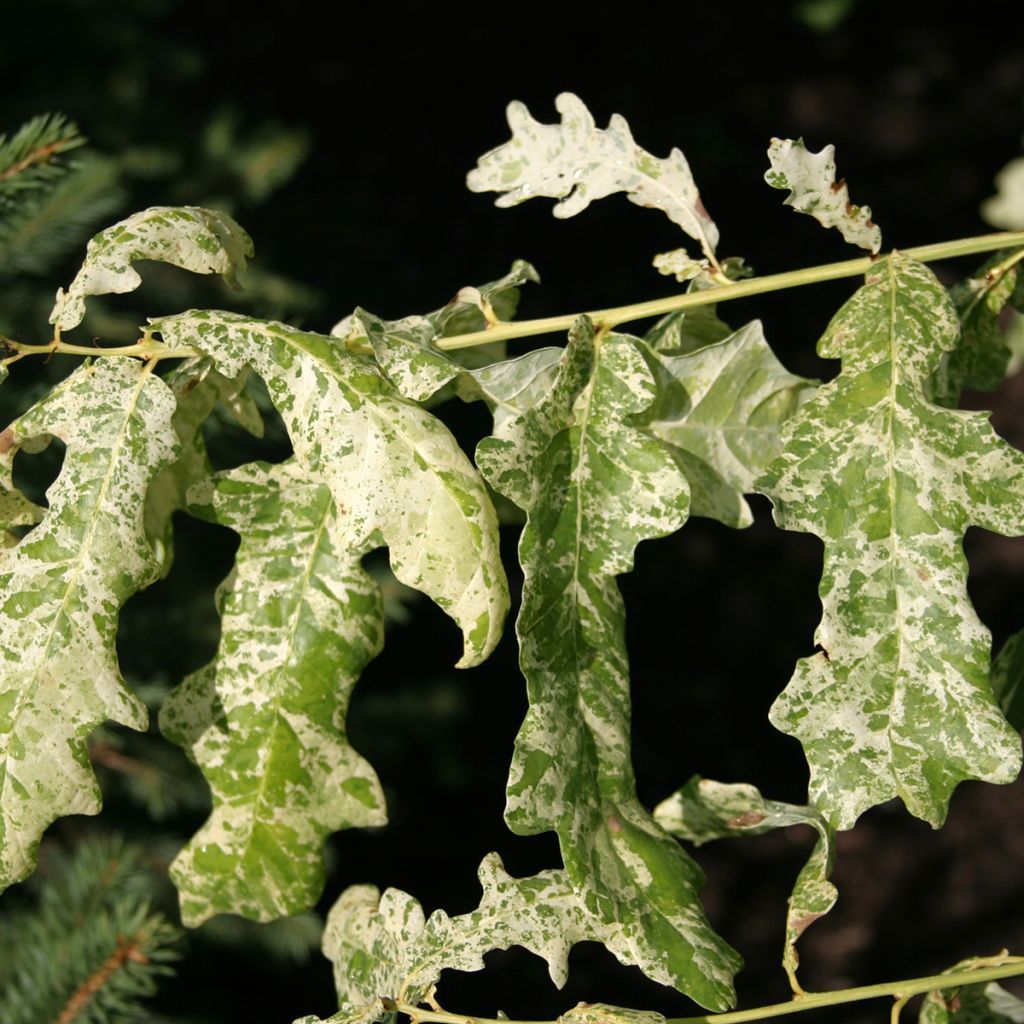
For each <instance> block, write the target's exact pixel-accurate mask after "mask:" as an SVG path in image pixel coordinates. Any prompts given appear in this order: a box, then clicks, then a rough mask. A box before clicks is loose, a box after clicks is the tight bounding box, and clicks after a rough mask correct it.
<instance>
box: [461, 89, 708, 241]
mask: <svg viewBox="0 0 1024 1024" xmlns="http://www.w3.org/2000/svg"><path fill="white" fill-rule="evenodd" d="M555 109H556V110H557V111H558V112H559V114H561V123H560V124H541V123H540V122H539V121H535V120H534V119H533V117H532V116H531V115H530V112H529V111H528V110H527V109H526V107H525V106H524V105H523V104H522V103H519V102H518V101H517V102H513V103H510V104H509V105H508V108H507V115H508V126H509V128H511V129H512V138H511V139H510V140H509V141H508V142H506V143H504V144H503V145H501V146H498V147H497V148H496V149H492V150H491V151H490V152H489V153H485V154H484V155H483V156H482V157H480V159H479V161H478V162H477V165H476V168H475V169H474V170H472V171H470V172H469V175H468V176H467V178H466V184H467V186H468V187H469V189H470V190H471V191H472V192H501V193H502V195H500V196H499V197H498V199H497V201H496V205H497V206H501V207H507V206H516V205H518V204H519V203H522V202H525V201H526V200H527V199H532V198H534V196H548V197H550V198H553V199H560V200H561V202H560V203H558V204H557V205H556V206H555V208H554V211H553V212H554V214H555V216H556V217H560V218H565V217H572V216H575V215H576V214H577V213H579V212H580V211H581V210H585V209H586V208H587V207H588V206H589V205H590V204H591V203H592V202H594V201H595V200H597V199H603V198H604V197H605V196H609V195H612V194H613V193H615V192H625V193H626V194H627V196H628V198H629V200H630V202H633V203H636V204H637V205H638V206H651V207H654V208H655V209H658V210H662V211H663V212H664V213H665V215H666V216H667V217H668V218H669V220H671V221H672V222H673V223H675V224H678V225H679V226H680V227H681V228H682V229H683V231H685V232H686V233H687V234H688V235H689V236H690V237H691V238H693V239H696V240H697V241H698V242H700V244H701V248H702V249H703V250H704V254H705V255H706V256H710V255H711V254H713V253H714V251H715V246H716V245H717V244H718V228H717V227H716V226H715V222H714V221H713V220H712V219H711V218H710V217H709V216H708V212H707V210H705V209H704V204H703V203H702V202H701V200H700V194H699V193H698V191H697V185H696V183H695V182H694V180H693V175H692V173H691V172H690V165H689V164H688V163H687V162H686V157H685V156H683V154H682V153H681V152H680V151H679V150H678V149H673V150H672V152H671V153H669V155H668V156H667V157H666V158H660V157H656V156H652V155H651V154H650V153H648V152H646V151H645V150H643V149H641V148H640V147H639V146H638V145H637V144H636V143H635V142H634V141H633V135H632V133H631V132H630V130H629V125H628V124H627V123H626V121H625V120H624V119H623V118H622V117H620V116H619V115H618V114H612V116H611V119H610V120H609V122H608V127H607V128H604V129H602V128H597V127H596V126H595V124H594V118H593V117H592V116H591V114H590V111H589V110H587V108H586V106H585V105H584V103H583V101H582V100H581V99H580V98H579V97H578V96H574V95H573V94H572V93H571V92H563V93H561V94H559V95H558V96H557V97H556V98H555Z"/></svg>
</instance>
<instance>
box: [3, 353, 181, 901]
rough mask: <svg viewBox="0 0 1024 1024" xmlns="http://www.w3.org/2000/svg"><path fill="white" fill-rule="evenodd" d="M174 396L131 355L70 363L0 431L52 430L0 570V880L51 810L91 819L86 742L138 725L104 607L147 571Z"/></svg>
mask: <svg viewBox="0 0 1024 1024" xmlns="http://www.w3.org/2000/svg"><path fill="white" fill-rule="evenodd" d="M173 412H174V398H173V396H172V394H171V392H170V390H169V389H168V388H167V386H166V385H165V384H164V383H163V382H162V381H161V380H160V379H159V378H157V377H154V376H153V375H152V374H150V373H147V372H144V371H142V370H141V368H140V366H139V364H138V363H137V362H136V361H134V360H131V359H122V358H119V357H110V358H107V359H104V360H102V361H101V362H100V363H97V364H95V365H88V364H86V365H84V366H82V367H80V368H79V369H78V370H76V371H75V372H74V373H73V374H72V375H71V376H70V377H68V378H67V379H66V380H65V381H63V382H62V383H61V384H59V385H58V386H57V387H56V388H54V389H53V390H52V391H51V392H50V393H49V394H48V395H46V396H45V397H44V398H43V399H42V400H41V401H40V402H39V403H38V404H37V405H35V406H34V407H33V408H32V409H30V410H29V411H28V412H27V413H26V414H25V415H24V416H22V417H21V418H20V419H18V420H16V421H15V422H14V423H13V424H12V425H11V426H9V427H8V428H7V429H6V430H5V431H4V432H3V434H2V435H0V447H2V448H3V449H4V450H5V451H6V452H7V453H10V452H11V451H13V450H14V449H15V448H16V447H18V446H23V445H25V444H27V443H28V442H30V441H31V440H32V439H36V438H46V437H48V436H54V437H59V438H60V439H61V440H63V441H64V443H65V444H66V446H67V450H66V453H65V457H64V465H63V468H62V470H61V473H60V475H59V476H58V477H57V480H56V482H55V483H54V484H53V485H52V486H51V487H50V489H49V491H48V493H47V496H48V498H49V509H48V510H47V511H46V513H45V514H44V515H43V517H42V521H41V522H40V524H39V525H38V526H37V527H36V528H35V529H34V530H32V531H31V532H30V533H29V534H28V535H27V536H25V537H24V538H23V539H22V540H21V541H20V542H19V543H18V544H17V546H16V547H13V548H10V549H8V550H7V551H5V552H4V555H3V561H2V565H0V636H2V637H3V640H2V641H0V666H2V670H0V671H2V674H0V888H3V887H6V886H8V885H10V884H11V883H12V882H15V881H18V880H19V879H21V878H23V877H25V876H26V875H27V874H28V873H29V872H30V871H31V870H32V863H33V860H34V857H35V851H36V848H37V846H38V843H39V838H40V836H41V835H42V833H43V831H44V830H45V828H46V827H47V826H48V825H49V824H50V823H51V822H52V821H53V820H54V819H56V818H57V817H59V816H60V815H62V814H94V813H96V811H97V810H98V809H99V803H100V794H99V788H98V786H97V784H96V780H95V778H94V776H93V775H92V772H91V770H90V767H89V760H88V754H87V751H86V737H87V736H88V734H89V733H90V732H91V731H92V730H93V729H94V728H95V727H96V726H97V725H99V724H100V723H102V722H103V721H105V720H106V719H111V720H113V721H115V722H118V723H120V724H122V725H128V726H131V727H133V728H136V729H144V728H145V726H146V711H145V706H144V705H143V704H142V702H141V701H140V700H139V699H138V697H136V696H135V695H134V694H133V693H132V692H131V690H129V689H128V687H127V686H126V685H125V683H124V681H123V680H122V678H121V675H120V672H119V670H118V664H117V652H116V649H115V642H116V638H117V619H118V612H119V610H120V607H121V605H122V604H123V603H124V601H125V600H126V599H127V598H128V597H129V596H130V595H131V594H133V593H134V592H135V591H137V590H140V589H141V588H143V587H145V586H146V585H147V584H149V583H151V582H152V581H153V580H154V579H155V578H156V577H157V575H158V574H159V563H158V562H157V560H156V558H155V556H154V553H153V550H152V548H151V547H150V544H149V542H148V540H147V538H146V534H145V530H144V527H143V504H144V501H145V497H146V491H147V488H148V486H149V483H150V481H151V480H152V479H153V477H154V476H155V475H156V473H157V472H158V471H159V470H160V469H161V468H162V467H164V466H166V465H168V464H169V463H170V461H171V459H172V458H173V456H174V454H175V452H176V445H177V442H176V438H175V435H174V431H173V428H172V426H171V416H172V414H173Z"/></svg>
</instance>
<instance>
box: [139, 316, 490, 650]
mask: <svg viewBox="0 0 1024 1024" xmlns="http://www.w3.org/2000/svg"><path fill="white" fill-rule="evenodd" d="M152 329H153V330H154V331H159V332H160V333H161V334H162V336H163V338H164V341H165V342H167V343H168V344H170V345H172V346H184V345H188V346H195V347H197V348H199V349H201V350H202V351H203V352H204V353H206V354H208V355H209V356H210V357H211V358H213V359H214V360H215V361H216V363H217V366H218V368H219V369H220V371H221V372H222V373H224V374H225V375H226V376H229V377H234V376H237V375H238V374H239V373H240V372H241V371H242V369H243V368H244V367H245V366H247V365H249V366H252V368H253V369H254V370H255V371H256V372H257V373H258V374H260V376H261V377H263V379H264V380H265V381H266V383H267V388H268V390H269V392H270V396H271V398H272V399H273V401H274V404H275V405H276V407H277V409H278V411H279V412H280V413H281V416H282V417H283V419H284V422H285V425H286V426H287V428H288V433H289V435H290V437H291V441H292V445H293V447H294V449H295V457H296V459H297V461H298V463H299V464H300V465H301V466H302V467H303V468H304V469H305V470H306V472H307V473H308V475H309V477H310V478H311V479H313V480H317V481H323V482H324V483H325V484H326V485H327V486H328V487H329V488H330V490H331V494H332V495H333V497H334V501H335V505H336V507H337V508H338V510H339V512H340V513H341V519H340V522H339V530H340V531H341V535H342V536H344V537H345V543H346V545H347V546H348V547H349V549H351V550H352V551H353V552H358V553H359V555H362V554H365V553H366V552H367V551H370V550H372V549H373V548H375V547H379V546H380V545H382V544H387V545H388V547H389V549H390V556H391V565H392V568H393V570H394V572H395V575H396V576H397V577H398V579H399V580H401V581H402V582H403V583H406V584H408V585H409V586H411V587H414V588H415V589H417V590H420V591H422V592H423V593H425V594H427V595H428V596H430V597H431V598H432V599H433V600H434V601H436V602H437V603H438V604H439V605H440V606H441V608H443V609H444V610H445V611H446V612H447V613H448V614H449V615H450V616H451V617H452V618H453V619H454V620H455V621H456V622H457V623H458V625H459V626H460V627H461V629H462V632H463V636H464V638H465V653H464V654H463V657H462V659H461V660H460V661H459V666H460V667H464V666H467V665H474V664H477V663H478V662H480V661H482V660H484V658H486V657H487V655H488V654H489V653H490V652H491V650H492V649H493V647H494V645H495V644H496V643H497V642H498V640H499V638H500V636H501V629H502V624H503V621H504V617H505V613H506V611H507V609H508V589H507V585H506V583H505V575H504V571H503V569H502V566H501V560H500V557H499V551H498V531H497V522H496V518H495V515H494V509H493V507H492V506H491V502H490V499H489V498H488V496H487V491H486V488H485V487H484V484H483V481H482V480H481V479H480V477H479V474H478V473H477V472H476V470H475V469H474V468H473V466H472V464H471V463H470V461H469V460H468V459H467V458H466V456H465V455H464V454H463V452H462V451H461V449H460V448H459V446H458V444H457V443H456V442H455V439H454V438H453V437H452V436H451V434H450V433H449V432H448V430H447V429H446V428H445V427H444V426H443V424H441V423H440V421H438V420H437V419H435V418H434V417H433V416H431V415H430V414H429V413H428V412H426V411H425V410H423V409H422V408H420V407H419V406H418V405H416V404H415V403H413V402H410V401H407V400H406V399H404V398H402V397H401V396H400V395H399V394H398V393H397V392H396V391H395V390H394V388H393V386H392V385H391V384H390V383H389V382H388V380H387V379H386V378H385V377H384V376H383V375H382V374H381V372H380V371H379V370H378V369H377V368H376V367H375V366H373V365H372V364H371V363H370V362H368V361H367V360H366V359H365V358H363V357H360V356H356V355H354V354H352V353H351V352H349V351H348V350H347V349H345V348H344V347H343V345H342V344H341V343H340V342H339V341H338V340H337V339H334V338H329V337H325V336H323V335H318V334H309V333H305V332H302V331H297V330H295V329H294V328H292V327H288V326H286V325H285V324H277V323H269V322H265V321H260V320H252V319H249V318H246V317H243V316H238V315H236V314H232V313H223V312H216V311H193V312H190V313H183V314H181V315H180V316H176V317H168V318H166V319H163V320H158V321H154V322H153V324H152Z"/></svg>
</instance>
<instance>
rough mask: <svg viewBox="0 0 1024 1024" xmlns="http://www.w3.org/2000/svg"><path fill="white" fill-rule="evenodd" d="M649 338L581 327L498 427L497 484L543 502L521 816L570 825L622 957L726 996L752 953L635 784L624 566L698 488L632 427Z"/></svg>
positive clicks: (579, 869)
mask: <svg viewBox="0 0 1024 1024" xmlns="http://www.w3.org/2000/svg"><path fill="white" fill-rule="evenodd" d="M639 345H640V343H639V342H638V340H637V339H634V338H630V337H628V336H625V335H614V334H613V335H608V336H596V337H595V333H594V329H593V326H592V325H591V324H590V322H589V321H588V320H587V319H586V318H581V319H580V320H579V321H577V323H576V325H575V326H574V328H573V330H572V331H571V332H570V335H569V345H568V347H567V348H566V350H565V354H564V355H563V357H562V362H561V367H560V372H559V376H558V379H557V381H556V382H555V384H554V387H553V388H552V389H551V390H550V391H548V392H547V394H546V395H545V396H544V397H543V398H541V399H540V400H539V401H537V402H536V403H535V404H533V405H532V407H530V408H529V409H527V411H525V412H524V413H523V414H521V415H519V416H516V417H510V418H507V419H505V420H504V421H503V422H502V423H501V425H500V427H499V428H497V431H496V434H495V436H494V437H491V438H486V439H485V440H483V441H482V442H481V443H480V445H479V447H478V449H477V460H478V463H479V465H480V467H481V470H482V471H483V473H484V475H485V476H486V478H487V480H488V482H489V483H490V484H491V486H493V487H494V488H495V490H497V491H498V492H499V493H501V494H504V495H505V496H506V497H508V498H509V499H510V500H512V501H514V502H515V503H516V504H517V505H519V507H520V508H522V509H523V510H524V511H526V513H527V515H528V521H527V525H526V527H525V529H524V531H523V535H522V538H521V540H520V546H519V554H520V561H521V562H522V565H523V571H524V574H525V583H524V591H523V605H522V610H521V612H520V615H519V621H518V625H517V629H518V634H519V641H520V665H521V667H522V670H523V674H524V675H525V676H526V680H527V687H528V693H529V700H530V709H529V711H528V713H527V716H526V720H525V722H524V723H523V726H522V728H521V730H520V732H519V736H518V738H517V740H516V749H515V754H514V756H513V763H512V768H511V775H510V781H509V787H508V804H507V809H506V819H507V821H508V823H509V825H510V827H511V828H512V829H513V831H515V832H518V833H522V834H533V833H536V832H544V831H547V830H554V831H555V832H557V833H558V837H559V841H560V845H561V849H562V857H563V860H564V862H565V865H566V870H567V872H568V875H569V877H570V879H571V881H572V883H573V885H574V887H575V888H576V891H577V893H578V894H579V897H580V899H581V900H583V901H584V903H585V905H586V906H587V907H588V908H589V910H590V911H591V912H592V913H593V914H595V915H596V916H597V917H598V918H599V919H600V920H602V921H604V922H605V923H607V924H609V925H614V926H616V927H617V928H619V929H621V935H622V936H623V937H624V939H625V943H626V948H625V949H624V950H623V951H622V952H619V953H618V954H617V955H620V957H621V958H622V959H624V960H625V961H627V962H630V963H635V964H637V965H638V966H639V967H640V968H641V970H643V971H644V972H645V973H646V974H647V975H648V976H649V977H651V978H653V979H655V980H657V981H660V982H662V983H663V984H667V985H672V986H674V987H676V988H679V989H680V990H682V991H684V992H686V993H687V994H688V995H690V996H691V997H692V998H693V999H696V1000H698V1001H699V1002H701V1003H702V1004H703V1005H705V1006H709V1007H714V1008H716V1009H722V1008H724V1007H725V1006H727V1005H728V1004H729V1002H730V1000H731V998H732V988H731V978H732V974H733V973H734V971H735V970H736V969H737V968H738V964H739V958H738V957H737V956H736V954H735V953H734V952H733V951H732V950H731V949H730V948H729V947H728V946H727V945H726V944H725V943H724V942H723V941H722V940H721V939H720V938H719V937H718V936H717V935H716V934H715V933H714V931H713V930H712V929H711V927H710V925H709V924H708V922H707V919H706V918H705V916H704V913H703V910H702V908H701V906H700V902H699V899H698V893H699V890H700V886H701V884H702V881H703V878H702V875H701V872H700V870H699V869H698V868H697V866H696V864H694V863H693V861H692V860H691V859H690V858H689V857H687V856H686V855H685V854H684V853H683V851H682V850H681V849H680V847H679V845H678V843H676V842H675V841H674V840H673V839H672V838H671V837H670V836H668V835H667V834H666V833H665V832H664V831H663V830H662V829H661V828H659V827H658V826H657V825H656V824H655V823H654V821H653V820H652V819H651V817H650V815H649V814H648V813H647V812H646V811H645V810H644V809H643V808H642V807H641V805H640V804H639V802H638V801H637V798H636V791H635V784H634V779H633V770H632V764H631V760H630V737H629V666H628V659H627V655H626V647H625V638H624V609H623V606H622V598H621V596H620V594H619V591H618V587H617V586H616V582H615V577H616V576H617V575H619V574H620V573H624V572H628V571H629V570H630V569H631V568H632V563H633V551H634V549H635V547H636V545H637V544H639V543H640V541H641V540H644V539H646V538H650V537H660V536H664V535H665V534H667V533H670V532H672V531H673V530H675V529H677V528H678V527H679V526H681V525H682V524H683V522H685V520H686V516H687V508H688V498H689V490H688V487H687V483H686V478H685V477H684V476H683V474H682V473H681V472H680V470H679V468H678V467H677V466H676V464H675V463H674V462H673V460H672V459H671V457H670V456H669V454H668V452H667V451H666V450H665V448H664V446H663V445H662V444H661V443H660V442H658V441H656V440H655V439H654V438H650V437H647V436H645V435H644V434H643V433H641V432H640V431H639V430H637V429H636V428H635V427H633V426H631V425H630V418H631V417H632V416H635V415H636V414H638V413H642V412H643V411H644V410H645V409H646V408H647V406H648V405H649V404H650V403H651V402H652V400H653V399H654V397H655V391H654V389H655V384H654V380H653V378H652V376H651V373H650V370H649V369H648V368H647V365H646V363H645V361H644V357H643V355H642V354H641V351H640V348H639V347H638V346H639Z"/></svg>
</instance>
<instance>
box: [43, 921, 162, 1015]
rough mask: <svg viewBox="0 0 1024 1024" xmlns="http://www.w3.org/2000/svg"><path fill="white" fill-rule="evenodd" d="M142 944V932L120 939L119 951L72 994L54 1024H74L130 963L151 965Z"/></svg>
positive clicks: (112, 954)
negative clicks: (96, 996) (117, 973)
mask: <svg viewBox="0 0 1024 1024" xmlns="http://www.w3.org/2000/svg"><path fill="white" fill-rule="evenodd" d="M142 942H143V938H142V932H141V931H140V933H139V934H138V935H135V936H133V937H132V938H131V939H126V938H123V937H122V938H120V939H118V943H117V949H115V950H114V952H113V953H111V954H110V956H108V957H107V959H106V960H104V962H103V963H102V964H100V966H99V967H97V968H96V970H95V971H93V972H92V974H90V975H89V977H88V978H86V979H85V981H83V982H82V984H81V985H79V986H78V988H76V989H75V991H74V992H72V993H71V998H70V999H68V1001H67V1002H66V1003H65V1004H64V1009H63V1010H61V1012H60V1016H58V1017H57V1019H56V1020H55V1021H54V1024H72V1021H74V1020H76V1019H77V1018H78V1017H79V1016H81V1014H82V1013H83V1011H85V1010H86V1009H87V1007H88V1004H89V1002H90V1000H91V999H93V997H94V996H95V995H96V994H97V993H98V992H99V991H100V990H101V989H102V988H104V986H105V985H106V984H107V982H108V981H109V980H110V978H111V977H112V976H113V975H114V974H115V973H116V972H117V971H119V970H121V968H123V967H124V965H125V964H126V963H128V962H129V961H132V962H135V963H149V957H148V956H146V954H145V953H143V952H142V950H141V948H140V947H141V946H142Z"/></svg>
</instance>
